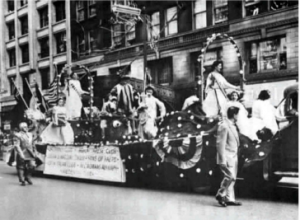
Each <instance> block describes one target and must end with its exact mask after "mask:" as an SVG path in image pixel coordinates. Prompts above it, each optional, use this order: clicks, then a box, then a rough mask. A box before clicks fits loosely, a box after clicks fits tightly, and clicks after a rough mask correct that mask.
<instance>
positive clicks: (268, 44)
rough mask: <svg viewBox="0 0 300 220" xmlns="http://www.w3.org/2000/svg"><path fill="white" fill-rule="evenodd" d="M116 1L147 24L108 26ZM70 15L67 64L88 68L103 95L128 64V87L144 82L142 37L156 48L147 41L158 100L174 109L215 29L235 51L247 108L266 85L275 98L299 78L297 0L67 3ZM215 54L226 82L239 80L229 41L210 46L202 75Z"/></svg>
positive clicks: (189, 87) (186, 91) (189, 86)
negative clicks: (242, 69) (241, 64)
mask: <svg viewBox="0 0 300 220" xmlns="http://www.w3.org/2000/svg"><path fill="white" fill-rule="evenodd" d="M114 4H129V5H131V6H134V7H137V8H139V9H141V11H142V12H141V13H142V16H143V14H146V15H147V16H146V17H147V20H148V22H149V23H151V25H150V28H149V26H148V28H145V22H143V21H144V19H142V21H137V22H136V24H135V25H134V24H118V23H116V24H113V23H112V22H111V20H112V17H113V16H112V13H111V6H112V5H114ZM142 16H141V17H142ZM114 18H115V17H114ZM71 20H74V21H76V22H73V23H74V24H72V30H71V39H72V46H71V47H72V52H73V53H72V62H73V63H79V64H84V65H87V66H89V67H90V69H91V71H92V72H93V73H94V75H96V76H97V85H99V86H97V88H96V89H95V94H96V95H97V94H98V95H99V96H100V97H101V98H104V97H105V94H106V93H107V91H109V89H110V88H111V87H112V86H113V85H114V84H115V83H116V82H117V79H116V78H117V77H116V73H117V72H118V70H120V69H123V68H124V67H126V66H127V68H128V69H129V70H130V72H131V76H132V77H133V78H134V80H133V84H134V86H135V87H136V88H137V89H138V90H140V89H141V88H142V80H143V78H144V74H143V68H144V62H145V54H144V51H145V50H144V42H145V41H146V42H149V41H150V40H151V39H152V40H155V41H156V47H157V50H153V49H151V48H150V47H149V46H148V47H147V55H146V58H147V67H148V69H149V71H150V74H151V77H152V83H153V84H154V85H155V86H156V88H157V91H158V95H159V96H160V98H162V99H163V100H164V101H166V102H167V103H169V104H170V105H171V106H172V107H174V108H177V109H179V108H180V107H181V105H182V103H183V100H184V99H185V98H186V97H187V96H189V95H190V94H191V93H192V92H193V89H192V88H193V86H194V85H195V80H196V76H197V74H199V65H198V62H197V59H198V56H199V54H200V51H201V49H202V48H203V46H204V44H205V43H206V41H207V38H208V37H210V36H211V35H212V34H214V33H216V34H217V33H227V34H228V35H229V36H231V37H233V38H234V41H235V43H236V45H237V46H238V47H239V49H240V51H241V56H242V58H243V61H244V62H245V64H246V66H245V78H246V80H247V82H246V87H245V88H246V97H245V98H246V101H247V102H248V103H247V105H248V107H250V106H251V102H252V100H254V99H256V98H257V95H258V93H259V91H260V90H262V89H265V88H267V89H269V90H271V93H272V102H273V104H274V105H275V104H278V102H279V101H280V99H281V98H282V91H283V89H284V88H285V87H286V86H288V85H290V84H293V83H295V82H296V81H297V80H298V1H275V0H261V1H259V0H235V1H230V0H228V1H227V0H222V1H220V0H216V1H214V0H195V1H135V2H134V3H133V2H132V1H127V0H112V1H73V2H71ZM115 20H116V18H115ZM217 59H218V60H223V62H224V69H223V72H224V75H225V77H226V78H227V80H229V81H230V82H232V83H234V84H237V85H238V84H239V79H240V77H239V62H238V58H237V54H236V49H235V48H234V46H232V44H231V42H229V41H228V40H225V39H223V40H215V41H214V42H213V43H212V44H210V46H209V48H208V50H207V51H206V54H205V56H204V63H203V65H204V66H203V67H204V69H205V72H204V75H205V76H207V74H208V72H209V69H210V66H211V64H212V62H213V61H214V60H217Z"/></svg>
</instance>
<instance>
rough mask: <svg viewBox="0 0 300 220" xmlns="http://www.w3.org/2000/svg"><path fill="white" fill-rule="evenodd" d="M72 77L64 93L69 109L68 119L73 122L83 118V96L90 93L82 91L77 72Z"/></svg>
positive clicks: (66, 105)
mask: <svg viewBox="0 0 300 220" xmlns="http://www.w3.org/2000/svg"><path fill="white" fill-rule="evenodd" d="M70 77H71V79H70V80H69V82H68V84H67V86H66V89H65V91H64V93H65V95H66V104H65V107H66V109H67V114H68V118H69V119H70V120H72V119H75V118H80V117H81V109H82V101H81V96H82V95H83V94H88V92H86V91H84V90H82V88H81V84H80V81H79V80H78V75H77V74H76V73H75V72H73V73H72V74H71V75H70Z"/></svg>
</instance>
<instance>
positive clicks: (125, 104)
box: [110, 70, 134, 117]
mask: <svg viewBox="0 0 300 220" xmlns="http://www.w3.org/2000/svg"><path fill="white" fill-rule="evenodd" d="M124 71H126V70H124ZM120 77H121V79H120V83H119V84H117V85H116V86H115V87H113V88H112V90H111V91H110V94H111V95H113V96H115V97H117V111H118V112H119V113H122V114H125V115H126V116H127V117H130V116H132V113H133V102H134V95H133V94H134V89H133V86H132V85H131V84H130V82H129V79H130V71H127V72H126V74H120Z"/></svg>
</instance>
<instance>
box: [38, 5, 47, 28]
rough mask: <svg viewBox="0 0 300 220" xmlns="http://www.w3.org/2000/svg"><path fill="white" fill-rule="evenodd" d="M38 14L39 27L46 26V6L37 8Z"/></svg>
mask: <svg viewBox="0 0 300 220" xmlns="http://www.w3.org/2000/svg"><path fill="white" fill-rule="evenodd" d="M39 15H40V27H41V28H43V27H46V26H48V24H49V20H48V7H45V8H43V9H40V10H39Z"/></svg>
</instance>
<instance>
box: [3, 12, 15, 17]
mask: <svg viewBox="0 0 300 220" xmlns="http://www.w3.org/2000/svg"><path fill="white" fill-rule="evenodd" d="M14 12H15V11H6V13H5V17H8V16H10V15H11V14H13V13H14Z"/></svg>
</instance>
